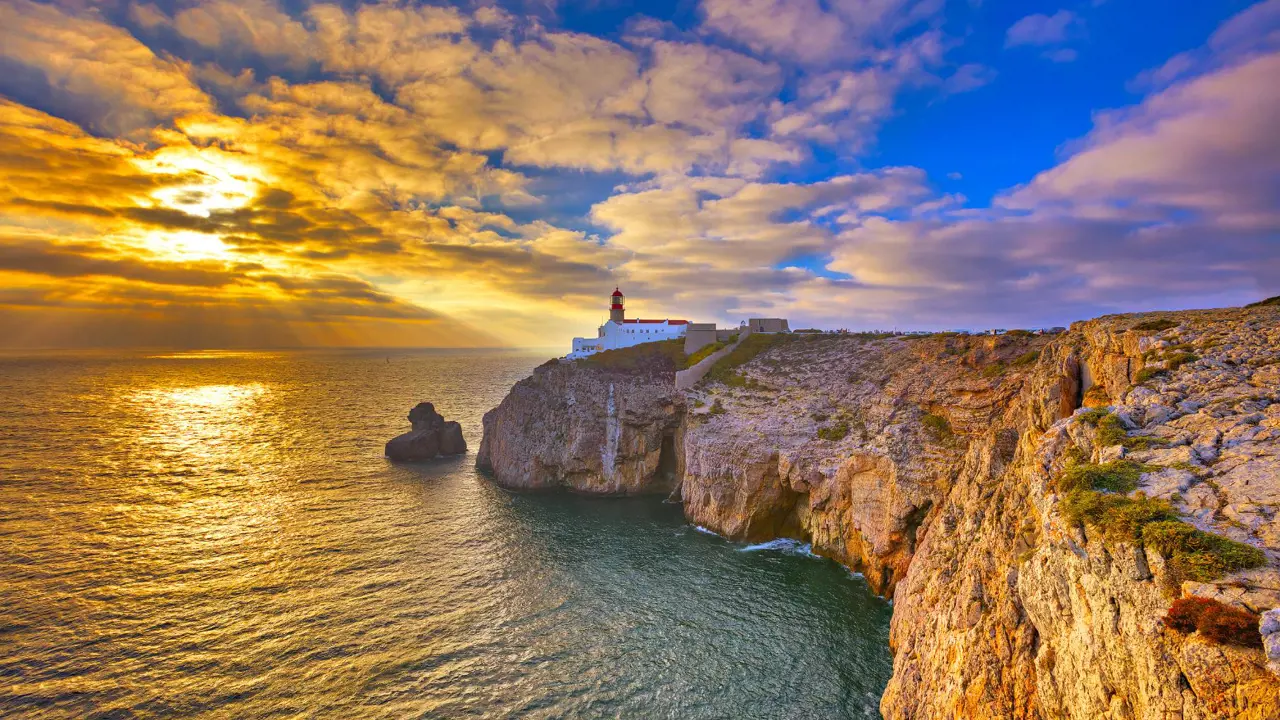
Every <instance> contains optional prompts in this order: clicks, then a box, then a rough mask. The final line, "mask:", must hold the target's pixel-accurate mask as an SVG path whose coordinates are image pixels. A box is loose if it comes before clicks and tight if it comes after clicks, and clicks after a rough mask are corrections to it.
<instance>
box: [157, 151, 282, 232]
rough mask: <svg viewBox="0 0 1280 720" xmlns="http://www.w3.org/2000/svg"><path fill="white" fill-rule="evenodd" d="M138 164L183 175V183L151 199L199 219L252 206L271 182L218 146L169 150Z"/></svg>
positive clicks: (162, 171) (238, 157) (159, 172)
mask: <svg viewBox="0 0 1280 720" xmlns="http://www.w3.org/2000/svg"><path fill="white" fill-rule="evenodd" d="M136 162H137V164H138V165H139V167H141V168H142V169H143V170H145V171H147V172H149V173H151V174H153V175H173V176H181V177H182V179H183V182H178V183H174V184H166V185H165V186H164V187H162V188H160V189H158V190H155V191H154V192H152V193H151V198H152V199H153V200H154V201H156V203H157V204H159V205H160V206H162V207H167V208H172V209H174V210H181V211H182V212H185V213H187V214H189V215H196V216H199V217H209V216H210V215H212V214H213V212H214V211H217V210H234V209H236V208H242V207H244V206H246V205H248V204H249V202H250V201H251V200H253V198H254V197H255V196H256V195H257V194H258V191H259V189H260V188H261V187H262V185H263V183H264V182H265V181H266V180H267V178H266V176H265V173H264V172H263V170H262V169H261V168H259V167H257V166H255V165H253V164H251V163H249V162H247V161H246V160H245V159H244V157H243V156H241V155H238V154H235V153H229V152H226V151H224V150H220V149H218V148H214V147H207V148H200V147H193V146H176V147H173V146H171V147H165V148H161V149H160V150H157V151H156V152H155V153H153V154H152V155H150V156H148V157H146V158H140V159H139V160H137V161H136Z"/></svg>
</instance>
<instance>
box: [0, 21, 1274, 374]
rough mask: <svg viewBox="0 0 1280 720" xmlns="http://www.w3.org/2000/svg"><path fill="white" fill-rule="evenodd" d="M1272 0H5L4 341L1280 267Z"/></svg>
mask: <svg viewBox="0 0 1280 720" xmlns="http://www.w3.org/2000/svg"><path fill="white" fill-rule="evenodd" d="M1277 77H1280V0H1263V2H1257V3H1250V2H1237V1H1235V0H1214V2H1204V1H1203V0H1161V1H1159V2H1156V1H1154V0H1133V1H1130V2H1124V1H1123V0H1083V1H1081V2H1059V1H1055V2H1035V1H1026V0H1020V1H1017V2H1014V1H1013V0H1003V1H1002V0H951V1H944V0H674V1H667V2H624V1H623V0H586V1H583V2H570V1H568V0H563V1H557V0H529V1H528V2H520V1H519V0H513V1H511V2H490V1H480V2H468V3H453V4H432V3H424V2H376V3H362V2H356V1H354V0H343V1H341V2H309V1H307V0H247V1H243V2H230V1H229V0H156V1H154V2H137V1H128V0H106V1H104V2H91V1H90V0H55V1H53V2H31V1H29V0H0V347H10V348H13V347H120V346H174V347H205V348H216V347H280V346H327V345H339V346H344V345H355V346H382V347H385V346H432V347H482V346H522V347H530V346H538V347H551V346H560V345H563V346H564V348H565V349H566V350H567V349H568V347H569V341H570V338H572V337H573V336H575V335H585V336H592V335H594V333H595V326H596V325H598V324H599V323H600V322H601V320H602V319H604V318H605V317H606V316H607V303H608V296H609V294H610V293H611V292H612V291H613V289H614V287H620V288H622V290H623V292H624V293H626V295H627V297H628V302H627V308H628V313H629V316H632V317H634V316H642V317H654V318H684V319H689V320H693V321H700V322H710V321H716V322H719V323H721V324H722V325H724V324H729V325H735V326H736V325H737V324H738V322H739V321H741V320H743V319H745V318H747V317H761V316H765V317H786V318H789V319H790V321H791V326H792V327H824V328H837V327H842V328H853V329H875V328H899V329H950V328H988V327H1007V328H1012V327H1040V326H1052V325H1066V324H1068V323H1069V322H1071V321H1074V320H1079V319H1085V318H1089V317H1094V316H1097V315H1102V314H1107V313H1114V312H1136V311H1145V310H1154V309H1180V308H1191V307H1221V306H1230V305H1239V304H1243V303H1247V302H1251V301H1254V300H1257V299H1260V298H1263V297H1267V296H1271V295H1277V294H1280V82H1278V81H1277V80H1276V78H1277Z"/></svg>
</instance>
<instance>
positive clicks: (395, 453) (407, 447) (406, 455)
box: [385, 402, 467, 460]
mask: <svg viewBox="0 0 1280 720" xmlns="http://www.w3.org/2000/svg"><path fill="white" fill-rule="evenodd" d="M409 422H410V423H411V424H412V425H413V430H410V431H409V432H407V433H405V434H403V435H398V436H396V437H394V438H392V439H391V440H390V441H388V442H387V448H386V451H385V453H386V456H387V457H388V458H390V459H392V460H430V459H432V458H436V457H440V456H442V455H461V454H463V453H465V452H466V451H467V441H466V440H464V439H463V438H462V426H461V425H459V424H458V423H456V422H453V421H446V420H445V419H444V418H443V417H442V416H441V415H440V413H438V412H436V408H435V406H434V405H432V404H431V403H429V402H424V403H418V404H417V405H416V406H414V408H413V409H412V410H410V411H409Z"/></svg>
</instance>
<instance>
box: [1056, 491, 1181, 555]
mask: <svg viewBox="0 0 1280 720" xmlns="http://www.w3.org/2000/svg"><path fill="white" fill-rule="evenodd" d="M1062 512H1063V514H1064V515H1065V516H1066V518H1067V519H1068V520H1070V521H1071V522H1076V523H1086V524H1088V525H1092V526H1094V527H1096V528H1098V529H1099V530H1101V531H1102V537H1103V538H1104V539H1106V540H1109V541H1111V542H1129V543H1132V542H1137V541H1138V540H1139V539H1140V538H1141V537H1142V528H1143V526H1144V525H1147V524H1150V523H1153V522H1160V521H1163V520H1177V519H1178V513H1177V511H1175V510H1174V509H1173V507H1171V506H1170V505H1169V504H1168V503H1166V502H1164V501H1162V500H1153V499H1151V498H1147V497H1138V498H1128V497H1125V496H1124V495H1114V494H1112V493H1102V492H1097V491H1095V490H1072V491H1070V492H1068V493H1067V495H1066V497H1064V498H1063V500H1062Z"/></svg>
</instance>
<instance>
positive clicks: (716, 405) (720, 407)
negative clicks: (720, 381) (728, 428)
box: [707, 398, 725, 415]
mask: <svg viewBox="0 0 1280 720" xmlns="http://www.w3.org/2000/svg"><path fill="white" fill-rule="evenodd" d="M724 413H725V410H724V403H721V402H720V398H716V401H715V402H713V403H711V409H710V410H707V414H709V415H723V414H724Z"/></svg>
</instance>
